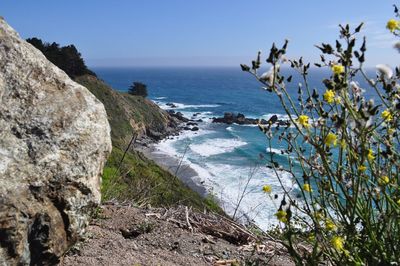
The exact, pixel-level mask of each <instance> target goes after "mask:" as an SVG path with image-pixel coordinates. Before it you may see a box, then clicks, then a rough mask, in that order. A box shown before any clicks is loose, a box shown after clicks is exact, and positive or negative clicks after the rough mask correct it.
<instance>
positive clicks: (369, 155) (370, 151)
mask: <svg viewBox="0 0 400 266" xmlns="http://www.w3.org/2000/svg"><path fill="white" fill-rule="evenodd" d="M367 158H368V160H370V161H373V160H375V155H374V152H373V151H372V150H371V149H369V150H368V155H367Z"/></svg>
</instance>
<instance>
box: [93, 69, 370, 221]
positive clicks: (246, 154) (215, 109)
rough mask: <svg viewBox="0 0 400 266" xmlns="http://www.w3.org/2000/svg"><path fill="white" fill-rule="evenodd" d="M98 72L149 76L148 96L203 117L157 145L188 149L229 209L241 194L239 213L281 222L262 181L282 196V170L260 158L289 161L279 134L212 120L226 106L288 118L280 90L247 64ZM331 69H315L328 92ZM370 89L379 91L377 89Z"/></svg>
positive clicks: (288, 182)
mask: <svg viewBox="0 0 400 266" xmlns="http://www.w3.org/2000/svg"><path fill="white" fill-rule="evenodd" d="M95 72H96V73H97V74H98V76H99V77H100V78H101V79H103V80H105V81H106V82H107V83H109V84H110V85H111V86H112V87H114V88H116V89H118V90H121V91H126V90H127V88H128V87H129V85H130V84H131V83H132V82H133V81H140V82H143V83H145V84H147V85H148V90H149V98H150V99H152V100H153V101H155V102H156V103H157V104H158V105H159V106H161V107H162V108H165V109H168V108H170V107H169V106H167V105H166V103H174V104H175V105H176V106H177V108H174V109H173V110H175V111H180V112H182V113H183V114H184V115H185V116H187V117H189V118H193V119H196V120H197V119H202V120H203V122H201V123H199V127H200V130H199V131H197V132H191V131H190V132H184V133H183V134H182V135H180V136H179V137H175V138H174V139H169V140H165V141H162V142H161V143H160V144H158V146H157V148H158V151H159V152H160V153H166V154H169V155H171V156H176V157H178V158H180V157H182V156H183V154H184V160H185V162H186V163H187V164H190V166H191V167H192V168H193V169H195V170H196V172H197V173H198V177H196V178H195V181H196V182H198V183H202V184H203V185H204V186H206V187H207V189H208V190H209V191H210V192H212V193H213V194H214V195H215V196H216V197H217V198H219V199H220V200H221V204H222V205H223V207H224V208H225V209H226V211H227V212H228V213H230V214H233V213H234V212H235V209H236V206H237V205H238V202H239V201H240V205H239V209H238V212H237V214H236V216H243V214H246V217H247V218H249V219H252V220H254V221H255V222H256V223H257V224H258V225H260V226H261V227H264V228H266V227H268V226H269V225H271V224H274V223H275V222H276V219H274V215H273V214H274V213H275V212H276V208H277V207H276V206H277V205H279V202H280V199H277V200H275V199H273V197H268V196H266V195H265V194H264V193H263V192H262V191H261V188H262V186H263V185H265V184H269V185H271V186H272V190H273V193H274V194H278V195H279V194H281V193H280V192H281V191H282V189H281V186H280V184H279V181H278V178H277V177H276V175H275V174H274V173H273V172H272V170H271V169H268V168H267V167H265V159H264V160H262V159H261V158H262V157H264V158H265V157H267V156H269V155H270V152H274V153H275V155H274V156H275V159H276V160H277V161H278V162H279V163H282V164H285V162H286V159H285V157H284V156H283V155H281V154H280V150H282V149H284V148H285V147H284V146H282V144H280V143H278V142H277V141H276V140H274V141H273V143H272V146H273V149H272V150H269V149H267V139H266V137H265V136H264V135H263V133H262V132H261V131H259V129H258V128H257V127H254V126H247V125H241V126H240V125H225V124H213V123H211V118H212V117H217V116H223V114H224V112H240V113H243V114H245V115H246V116H247V117H253V118H266V119H268V117H270V116H272V115H274V114H277V115H278V117H281V118H285V115H284V111H283V109H282V108H281V107H280V105H279V102H278V100H277V98H276V96H274V95H273V94H271V93H268V92H266V91H264V90H263V89H261V86H260V84H259V83H258V82H257V81H255V80H254V78H253V77H251V76H250V75H249V74H247V73H243V72H242V71H241V70H240V68H142V69H139V68H113V69H107V68H98V69H95ZM371 75H372V76H371V77H373V76H374V74H373V73H371ZM328 76H329V73H326V72H323V71H321V70H314V71H312V72H311V74H310V77H311V79H310V80H309V84H310V87H311V88H316V89H317V90H318V91H321V90H322V89H323V88H324V86H323V84H322V80H323V78H324V77H328ZM299 82H300V80H299V79H298V78H296V76H294V79H293V82H292V86H293V87H291V88H290V89H289V91H290V93H291V94H292V95H293V96H294V98H297V84H298V83H299ZM363 84H365V83H361V85H363ZM366 94H367V97H368V96H372V95H373V93H372V92H370V91H367V93H366ZM195 114H197V115H196V116H194V115H195ZM280 175H281V180H282V181H283V184H284V185H285V186H286V187H289V186H293V180H292V178H291V177H290V176H289V175H288V174H287V173H284V172H282V173H280ZM294 193H296V189H294ZM242 195H243V198H242ZM241 198H242V199H241Z"/></svg>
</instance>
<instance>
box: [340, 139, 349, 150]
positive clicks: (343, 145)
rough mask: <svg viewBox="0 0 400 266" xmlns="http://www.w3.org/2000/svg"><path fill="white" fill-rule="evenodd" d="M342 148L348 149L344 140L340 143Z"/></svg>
mask: <svg viewBox="0 0 400 266" xmlns="http://www.w3.org/2000/svg"><path fill="white" fill-rule="evenodd" d="M340 147H341V148H342V149H346V147H347V144H346V141H345V140H344V139H342V140H341V141H340Z"/></svg>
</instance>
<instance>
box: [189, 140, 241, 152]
mask: <svg viewBox="0 0 400 266" xmlns="http://www.w3.org/2000/svg"><path fill="white" fill-rule="evenodd" d="M246 144H247V142H244V141H242V140H239V139H218V138H216V139H208V140H206V141H204V142H202V143H199V144H191V145H190V146H189V147H190V149H191V150H192V151H194V152H195V153H197V154H199V155H201V156H212V155H216V154H221V153H229V152H232V151H234V150H235V149H236V148H239V147H241V146H244V145H246Z"/></svg>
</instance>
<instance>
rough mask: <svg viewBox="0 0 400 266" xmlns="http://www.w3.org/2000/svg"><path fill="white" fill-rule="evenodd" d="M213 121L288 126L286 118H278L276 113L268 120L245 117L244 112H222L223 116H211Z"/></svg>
mask: <svg viewBox="0 0 400 266" xmlns="http://www.w3.org/2000/svg"><path fill="white" fill-rule="evenodd" d="M212 122H213V123H224V124H228V125H230V124H238V125H258V124H261V125H268V124H270V123H276V125H279V126H289V125H290V123H289V121H287V120H279V119H278V117H277V116H276V115H273V116H271V118H270V119H269V120H265V119H255V118H248V117H245V115H244V114H241V113H238V114H234V113H230V112H227V113H224V116H223V117H213V120H212Z"/></svg>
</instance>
